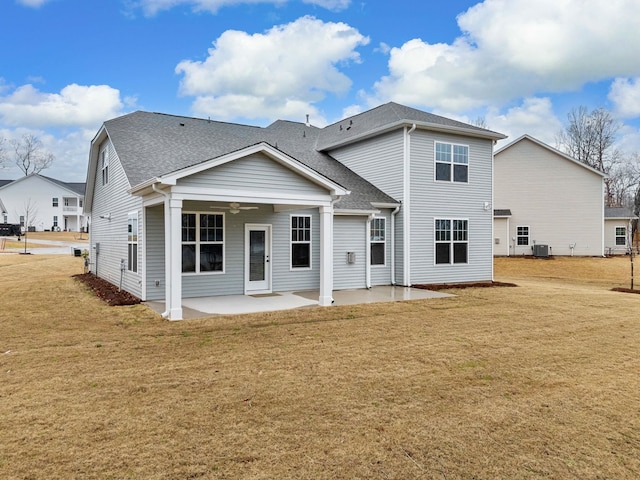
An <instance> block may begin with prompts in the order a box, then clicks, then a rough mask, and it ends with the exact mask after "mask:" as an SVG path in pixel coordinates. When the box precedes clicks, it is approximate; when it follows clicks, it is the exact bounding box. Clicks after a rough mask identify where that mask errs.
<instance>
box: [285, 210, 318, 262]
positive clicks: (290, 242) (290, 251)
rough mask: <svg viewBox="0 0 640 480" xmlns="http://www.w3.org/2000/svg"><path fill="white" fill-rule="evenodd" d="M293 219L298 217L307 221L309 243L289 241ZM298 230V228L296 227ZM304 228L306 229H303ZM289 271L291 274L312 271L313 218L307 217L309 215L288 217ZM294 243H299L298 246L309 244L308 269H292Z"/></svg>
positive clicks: (291, 215)
mask: <svg viewBox="0 0 640 480" xmlns="http://www.w3.org/2000/svg"><path fill="white" fill-rule="evenodd" d="M293 217H300V218H308V219H309V241H308V242H307V241H306V240H302V241H300V240H297V241H296V242H294V241H293V240H292V239H291V232H292V231H293V225H292V223H293ZM297 228H298V229H299V227H297ZM303 228H306V227H303ZM288 233H289V271H291V272H298V271H301V270H313V216H311V215H309V214H303V215H296V214H293V213H292V214H290V215H289V230H288ZM294 243H299V244H309V266H308V267H294V266H293V261H292V260H293V244H294Z"/></svg>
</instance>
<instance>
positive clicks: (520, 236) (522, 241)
mask: <svg viewBox="0 0 640 480" xmlns="http://www.w3.org/2000/svg"><path fill="white" fill-rule="evenodd" d="M516 245H519V246H528V245H529V227H528V226H524V225H518V226H516Z"/></svg>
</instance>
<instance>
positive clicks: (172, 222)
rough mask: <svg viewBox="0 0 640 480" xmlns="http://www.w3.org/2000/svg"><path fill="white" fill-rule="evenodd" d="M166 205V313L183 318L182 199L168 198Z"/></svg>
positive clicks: (178, 318) (171, 317) (170, 316)
mask: <svg viewBox="0 0 640 480" xmlns="http://www.w3.org/2000/svg"><path fill="white" fill-rule="evenodd" d="M164 205H165V209H164V225H165V239H166V242H167V244H166V245H165V248H164V252H165V283H166V287H165V288H166V290H165V302H166V312H165V313H166V315H167V318H169V320H182V246H181V245H182V236H181V235H182V230H181V227H182V200H176V199H173V198H168V199H167V201H165V204H164ZM167 207H168V208H167Z"/></svg>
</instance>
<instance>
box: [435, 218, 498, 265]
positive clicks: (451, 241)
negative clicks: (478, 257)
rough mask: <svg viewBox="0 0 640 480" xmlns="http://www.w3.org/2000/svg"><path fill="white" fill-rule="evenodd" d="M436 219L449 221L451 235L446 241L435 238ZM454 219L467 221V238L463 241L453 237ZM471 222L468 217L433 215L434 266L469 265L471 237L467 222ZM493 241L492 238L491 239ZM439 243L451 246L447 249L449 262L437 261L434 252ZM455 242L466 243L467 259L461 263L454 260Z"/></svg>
mask: <svg viewBox="0 0 640 480" xmlns="http://www.w3.org/2000/svg"><path fill="white" fill-rule="evenodd" d="M438 220H448V221H449V222H451V224H450V231H449V232H450V235H451V239H450V240H448V241H446V242H445V241H438V240H436V221H438ZM455 221H463V222H467V239H466V240H465V241H460V240H457V241H456V240H454V239H453V231H454V230H453V222H455ZM470 223H471V222H470V221H469V219H468V218H459V217H434V218H433V265H434V267H439V268H440V267H443V266H446V267H456V266H458V265H470V264H471V262H470V261H469V251H470V245H471V239H470V236H471V235H470V230H471V229H470V228H469V224H470ZM492 241H493V240H492ZM439 243H448V244H449V245H450V246H451V248H450V250H449V262H448V263H437V252H436V246H437V245H438V244H439ZM456 243H466V244H467V261H466V262H464V263H462V262H458V263H455V262H454V261H453V260H454V252H453V246H454V245H455V244H456Z"/></svg>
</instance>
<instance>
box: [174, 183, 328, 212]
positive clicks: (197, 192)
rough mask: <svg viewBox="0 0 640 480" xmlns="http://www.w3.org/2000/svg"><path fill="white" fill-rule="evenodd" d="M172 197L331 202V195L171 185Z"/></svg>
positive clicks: (304, 203)
mask: <svg viewBox="0 0 640 480" xmlns="http://www.w3.org/2000/svg"><path fill="white" fill-rule="evenodd" d="M171 196H172V198H180V199H182V200H195V201H199V202H207V201H208V202H233V201H237V202H244V203H270V204H274V203H276V204H278V203H279V204H287V205H301V206H305V208H308V207H318V206H328V205H330V204H331V200H333V199H332V197H331V195H329V194H327V195H301V194H294V193H282V192H278V191H273V192H257V191H253V190H225V189H215V190H213V189H211V188H204V187H185V186H175V187H171Z"/></svg>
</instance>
